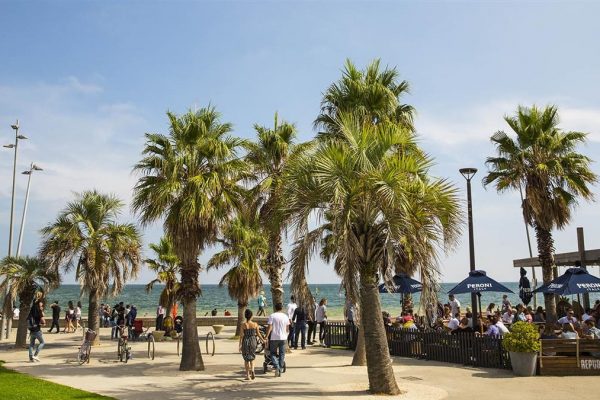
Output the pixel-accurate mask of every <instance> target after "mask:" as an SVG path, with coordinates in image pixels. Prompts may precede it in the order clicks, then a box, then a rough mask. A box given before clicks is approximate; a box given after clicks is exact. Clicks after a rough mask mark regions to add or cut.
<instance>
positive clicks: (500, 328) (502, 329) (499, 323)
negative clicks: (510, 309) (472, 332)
mask: <svg viewBox="0 0 600 400" xmlns="http://www.w3.org/2000/svg"><path fill="white" fill-rule="evenodd" d="M495 325H496V326H497V327H498V331H499V332H500V336H502V335H504V334H505V333H508V332H509V331H508V328H507V327H506V325H504V322H502V320H501V319H499V318H497V317H496V323H495Z"/></svg>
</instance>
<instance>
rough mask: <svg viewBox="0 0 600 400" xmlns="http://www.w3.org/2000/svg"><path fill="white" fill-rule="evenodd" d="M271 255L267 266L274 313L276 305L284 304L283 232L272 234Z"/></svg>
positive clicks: (268, 257) (268, 256) (270, 239)
mask: <svg viewBox="0 0 600 400" xmlns="http://www.w3.org/2000/svg"><path fill="white" fill-rule="evenodd" d="M269 244H270V247H269V254H268V255H267V265H268V266H269V282H270V283H271V298H272V299H273V304H272V307H273V311H275V304H277V303H281V304H283V277H282V274H283V262H284V260H283V250H282V249H281V232H279V231H277V232H272V233H271V234H270V238H269Z"/></svg>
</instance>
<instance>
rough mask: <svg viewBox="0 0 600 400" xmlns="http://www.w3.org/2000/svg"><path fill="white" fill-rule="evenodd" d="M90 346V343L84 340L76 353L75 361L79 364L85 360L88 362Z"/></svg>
mask: <svg viewBox="0 0 600 400" xmlns="http://www.w3.org/2000/svg"><path fill="white" fill-rule="evenodd" d="M90 347H91V346H90V343H87V342H86V343H83V344H82V345H81V347H80V348H79V353H77V362H78V363H79V365H82V364H83V363H85V362H86V361H87V362H89V355H90Z"/></svg>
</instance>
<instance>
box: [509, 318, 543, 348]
mask: <svg viewBox="0 0 600 400" xmlns="http://www.w3.org/2000/svg"><path fill="white" fill-rule="evenodd" d="M502 346H504V348H505V349H506V350H507V351H514V352H517V353H535V352H537V351H539V349H540V333H539V332H538V328H537V326H535V325H534V324H530V323H527V322H522V321H519V322H517V323H516V324H513V325H512V326H511V327H510V332H509V333H506V334H505V335H504V338H503V339H502Z"/></svg>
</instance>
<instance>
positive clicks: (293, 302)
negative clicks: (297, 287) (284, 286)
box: [287, 295, 298, 347]
mask: <svg viewBox="0 0 600 400" xmlns="http://www.w3.org/2000/svg"><path fill="white" fill-rule="evenodd" d="M297 307H298V304H296V297H295V296H294V295H291V296H290V302H289V303H288V305H287V315H288V318H289V319H290V321H293V318H292V317H293V316H294V311H296V308H297ZM293 342H294V324H293V323H292V322H290V334H289V336H288V345H289V346H290V347H292V346H293Z"/></svg>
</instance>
